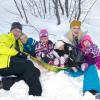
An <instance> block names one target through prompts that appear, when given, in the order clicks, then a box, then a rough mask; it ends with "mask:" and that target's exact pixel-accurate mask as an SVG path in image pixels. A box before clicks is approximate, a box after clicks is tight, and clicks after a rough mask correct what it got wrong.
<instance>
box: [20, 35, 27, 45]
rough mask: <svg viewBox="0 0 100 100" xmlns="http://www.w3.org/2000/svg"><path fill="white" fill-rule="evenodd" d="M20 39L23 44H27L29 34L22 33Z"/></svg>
mask: <svg viewBox="0 0 100 100" xmlns="http://www.w3.org/2000/svg"><path fill="white" fill-rule="evenodd" d="M20 40H21V42H22V43H23V44H25V43H26V42H27V36H26V35H22V36H21V37H20Z"/></svg>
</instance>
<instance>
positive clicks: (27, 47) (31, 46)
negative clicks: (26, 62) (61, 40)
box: [20, 34, 37, 57]
mask: <svg viewBox="0 0 100 100" xmlns="http://www.w3.org/2000/svg"><path fill="white" fill-rule="evenodd" d="M20 40H21V42H22V43H23V46H24V52H27V53H29V54H30V55H32V56H34V57H35V46H36V44H37V41H36V40H34V39H32V38H28V37H27V36H26V35H25V34H23V35H21V37H20Z"/></svg>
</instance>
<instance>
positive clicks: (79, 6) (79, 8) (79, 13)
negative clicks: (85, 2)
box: [77, 0, 81, 20]
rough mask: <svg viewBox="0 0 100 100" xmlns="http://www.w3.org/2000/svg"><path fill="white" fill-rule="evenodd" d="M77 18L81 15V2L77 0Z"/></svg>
mask: <svg viewBox="0 0 100 100" xmlns="http://www.w3.org/2000/svg"><path fill="white" fill-rule="evenodd" d="M78 2H79V3H78V10H79V11H78V16H77V20H79V19H80V15H81V0H78Z"/></svg>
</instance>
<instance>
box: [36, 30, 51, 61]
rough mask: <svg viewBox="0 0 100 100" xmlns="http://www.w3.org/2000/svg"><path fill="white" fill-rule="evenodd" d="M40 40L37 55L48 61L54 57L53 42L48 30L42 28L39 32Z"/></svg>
mask: <svg viewBox="0 0 100 100" xmlns="http://www.w3.org/2000/svg"><path fill="white" fill-rule="evenodd" d="M39 38H40V41H39V42H38V43H37V45H36V48H35V53H36V57H37V58H38V59H40V60H43V61H44V62H46V63H48V62H49V61H50V59H53V56H52V51H53V42H52V41H51V40H49V38H48V31H47V30H46V29H41V30H40V33H39Z"/></svg>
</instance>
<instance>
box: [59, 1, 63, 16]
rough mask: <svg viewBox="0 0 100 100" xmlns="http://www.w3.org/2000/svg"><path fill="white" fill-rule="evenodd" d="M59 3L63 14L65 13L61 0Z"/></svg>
mask: <svg viewBox="0 0 100 100" xmlns="http://www.w3.org/2000/svg"><path fill="white" fill-rule="evenodd" d="M59 5H60V8H61V11H62V15H64V8H63V6H62V4H61V1H60V0H59Z"/></svg>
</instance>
